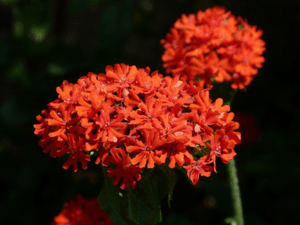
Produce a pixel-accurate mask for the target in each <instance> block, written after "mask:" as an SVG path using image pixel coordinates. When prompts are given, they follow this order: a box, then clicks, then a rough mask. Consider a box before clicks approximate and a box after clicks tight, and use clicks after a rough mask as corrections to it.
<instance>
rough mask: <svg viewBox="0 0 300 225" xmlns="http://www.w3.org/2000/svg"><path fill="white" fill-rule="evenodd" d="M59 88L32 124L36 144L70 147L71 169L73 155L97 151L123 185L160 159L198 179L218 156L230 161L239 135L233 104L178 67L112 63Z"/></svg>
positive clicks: (56, 149) (53, 150) (56, 150)
mask: <svg viewBox="0 0 300 225" xmlns="http://www.w3.org/2000/svg"><path fill="white" fill-rule="evenodd" d="M56 90H57V93H58V94H59V95H58V99H57V100H55V101H53V102H50V103H49V104H48V110H43V111H42V115H39V116H37V120H38V121H39V124H36V125H34V127H35V134H36V135H38V136H40V137H41V139H40V141H39V144H40V146H41V147H42V148H43V149H44V152H45V153H48V152H50V156H52V157H61V156H63V155H68V156H69V158H68V160H67V161H66V162H65V163H64V164H63V168H64V169H68V168H69V167H70V166H71V165H72V166H73V171H74V172H75V171H77V163H78V161H80V162H81V164H82V168H83V169H86V168H87V161H90V155H91V154H92V153H93V154H95V155H97V158H96V161H95V163H96V164H100V163H101V165H102V166H105V167H107V166H109V165H110V164H114V165H115V166H113V167H109V168H108V169H107V172H108V176H109V177H113V176H115V179H114V181H113V184H114V185H116V184H117V183H118V182H119V181H120V180H121V179H122V182H121V186H120V187H121V188H122V189H125V188H126V187H127V186H128V184H130V186H131V188H135V187H136V182H137V181H139V180H140V179H141V173H142V171H143V168H145V167H147V168H154V166H155V164H157V165H161V164H162V163H168V166H169V167H170V168H174V167H175V165H176V164H177V165H178V166H179V167H181V168H184V169H185V170H186V172H187V175H188V177H189V178H190V180H191V181H192V182H193V184H196V183H197V182H198V179H199V176H200V175H202V176H210V174H211V172H212V170H214V171H215V172H216V158H217V157H219V158H220V159H221V160H222V161H223V162H224V163H226V164H227V163H229V160H230V159H233V158H234V156H235V155H236V153H235V151H234V147H235V145H236V144H239V143H240V133H239V132H236V131H235V130H236V129H237V128H238V127H239V124H238V123H237V122H234V121H233V120H232V119H233V117H234V114H233V113H232V112H229V110H230V107H229V106H227V105H225V106H222V105H223V100H222V99H221V98H218V99H217V100H216V101H215V102H212V101H211V99H210V98H209V89H202V90H197V88H195V87H194V86H193V85H192V86H190V85H189V84H188V83H186V82H184V81H181V80H179V76H178V75H176V76H174V77H173V78H171V77H163V76H162V75H161V74H159V73H158V72H157V71H156V72H153V73H151V75H150V69H149V68H148V67H147V68H145V69H137V68H136V66H128V65H124V64H120V65H119V64H116V65H115V66H114V67H112V66H107V67H106V73H105V74H98V75H96V74H94V73H91V72H90V73H88V75H87V76H83V77H80V78H79V79H78V81H77V83H76V84H72V83H68V82H67V81H64V82H63V84H62V85H61V86H60V87H57V89H56Z"/></svg>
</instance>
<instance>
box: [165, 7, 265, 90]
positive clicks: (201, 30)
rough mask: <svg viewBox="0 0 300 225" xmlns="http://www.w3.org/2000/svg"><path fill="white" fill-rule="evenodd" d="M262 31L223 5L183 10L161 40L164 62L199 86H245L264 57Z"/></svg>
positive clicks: (174, 71) (172, 71) (173, 71)
mask: <svg viewBox="0 0 300 225" xmlns="http://www.w3.org/2000/svg"><path fill="white" fill-rule="evenodd" d="M262 33H263V32H262V30H257V29H256V26H250V25H249V24H248V23H247V21H246V20H243V19H242V18H241V17H238V18H236V17H235V16H234V15H231V12H230V11H228V12H226V10H225V8H222V7H213V8H209V9H207V10H205V11H204V12H203V11H199V12H198V13H197V14H196V15H195V14H190V15H185V14H183V15H182V17H181V18H179V19H178V20H177V21H176V22H175V23H174V26H173V27H172V28H171V29H170V33H168V34H167V35H166V39H165V40H161V44H162V45H163V47H164V49H165V51H164V53H163V55H162V60H163V62H164V64H163V66H164V67H165V68H166V72H167V73H170V74H173V75H177V74H179V75H180V76H181V79H182V80H186V81H187V82H192V83H194V84H195V85H196V86H199V87H200V88H201V87H203V86H205V85H206V86H208V85H211V84H212V81H216V82H223V81H228V82H230V83H231V88H233V89H243V88H244V87H245V86H247V85H249V84H250V82H251V81H252V80H253V76H254V75H256V74H257V72H258V70H257V69H258V68H261V67H262V63H263V62H264V61H265V58H264V57H263V56H262V54H263V52H264V51H265V42H264V41H263V40H262V39H260V37H261V35H262Z"/></svg>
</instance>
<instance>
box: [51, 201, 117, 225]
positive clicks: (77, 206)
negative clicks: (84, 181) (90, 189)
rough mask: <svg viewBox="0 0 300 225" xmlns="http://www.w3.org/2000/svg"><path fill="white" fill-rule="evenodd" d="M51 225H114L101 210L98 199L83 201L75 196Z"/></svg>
mask: <svg viewBox="0 0 300 225" xmlns="http://www.w3.org/2000/svg"><path fill="white" fill-rule="evenodd" d="M51 225H114V223H113V222H112V221H111V220H110V218H109V216H108V215H107V214H106V212H105V211H104V210H103V209H101V207H100V205H99V202H98V199H91V200H89V199H85V198H83V197H82V196H80V195H77V197H76V200H73V199H71V200H70V201H69V202H68V203H65V204H64V208H63V210H62V211H61V212H60V213H59V214H58V215H57V216H55V217H54V219H53V221H52V223H51Z"/></svg>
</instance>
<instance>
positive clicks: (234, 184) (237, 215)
mask: <svg viewBox="0 0 300 225" xmlns="http://www.w3.org/2000/svg"><path fill="white" fill-rule="evenodd" d="M228 174H229V182H230V189H231V197H232V202H233V209H234V219H235V222H236V223H232V224H235V225H244V218H243V209H242V200H241V193H240V187H239V181H238V176H237V171H236V166H235V161H234V159H232V160H230V162H229V165H228Z"/></svg>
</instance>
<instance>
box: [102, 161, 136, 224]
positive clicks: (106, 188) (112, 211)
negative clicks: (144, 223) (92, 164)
mask: <svg viewBox="0 0 300 225" xmlns="http://www.w3.org/2000/svg"><path fill="white" fill-rule="evenodd" d="M103 173H104V178H105V180H104V185H103V188H102V190H101V192H100V194H99V196H98V200H99V204H100V206H101V208H102V209H103V210H104V211H105V212H107V214H108V215H109V217H110V219H111V220H112V221H113V222H114V223H115V224H118V225H128V224H129V225H135V223H134V222H133V221H131V220H130V219H128V218H127V215H126V212H125V207H122V205H121V199H120V198H121V196H120V195H119V187H118V186H116V185H113V184H112V182H113V179H114V178H109V177H107V172H106V169H105V168H104V167H103Z"/></svg>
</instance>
